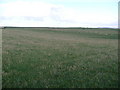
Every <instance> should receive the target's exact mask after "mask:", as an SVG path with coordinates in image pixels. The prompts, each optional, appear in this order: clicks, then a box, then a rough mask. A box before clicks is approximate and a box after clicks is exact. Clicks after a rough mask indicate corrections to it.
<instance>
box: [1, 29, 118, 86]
mask: <svg viewBox="0 0 120 90" xmlns="http://www.w3.org/2000/svg"><path fill="white" fill-rule="evenodd" d="M2 36H3V37H2V39H3V41H2V66H3V67H2V87H3V88H111V87H118V30H117V29H105V28H103V29H100V28H98V29H97V28H95V29H94V28H4V29H3V31H2Z"/></svg>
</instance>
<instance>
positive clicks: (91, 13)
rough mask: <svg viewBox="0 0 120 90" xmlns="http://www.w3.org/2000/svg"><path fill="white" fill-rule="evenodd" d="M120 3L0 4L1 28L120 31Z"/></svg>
mask: <svg viewBox="0 0 120 90" xmlns="http://www.w3.org/2000/svg"><path fill="white" fill-rule="evenodd" d="M118 1H119V0H0V26H29V27H32V26H37V27H112V28H117V27H118Z"/></svg>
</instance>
